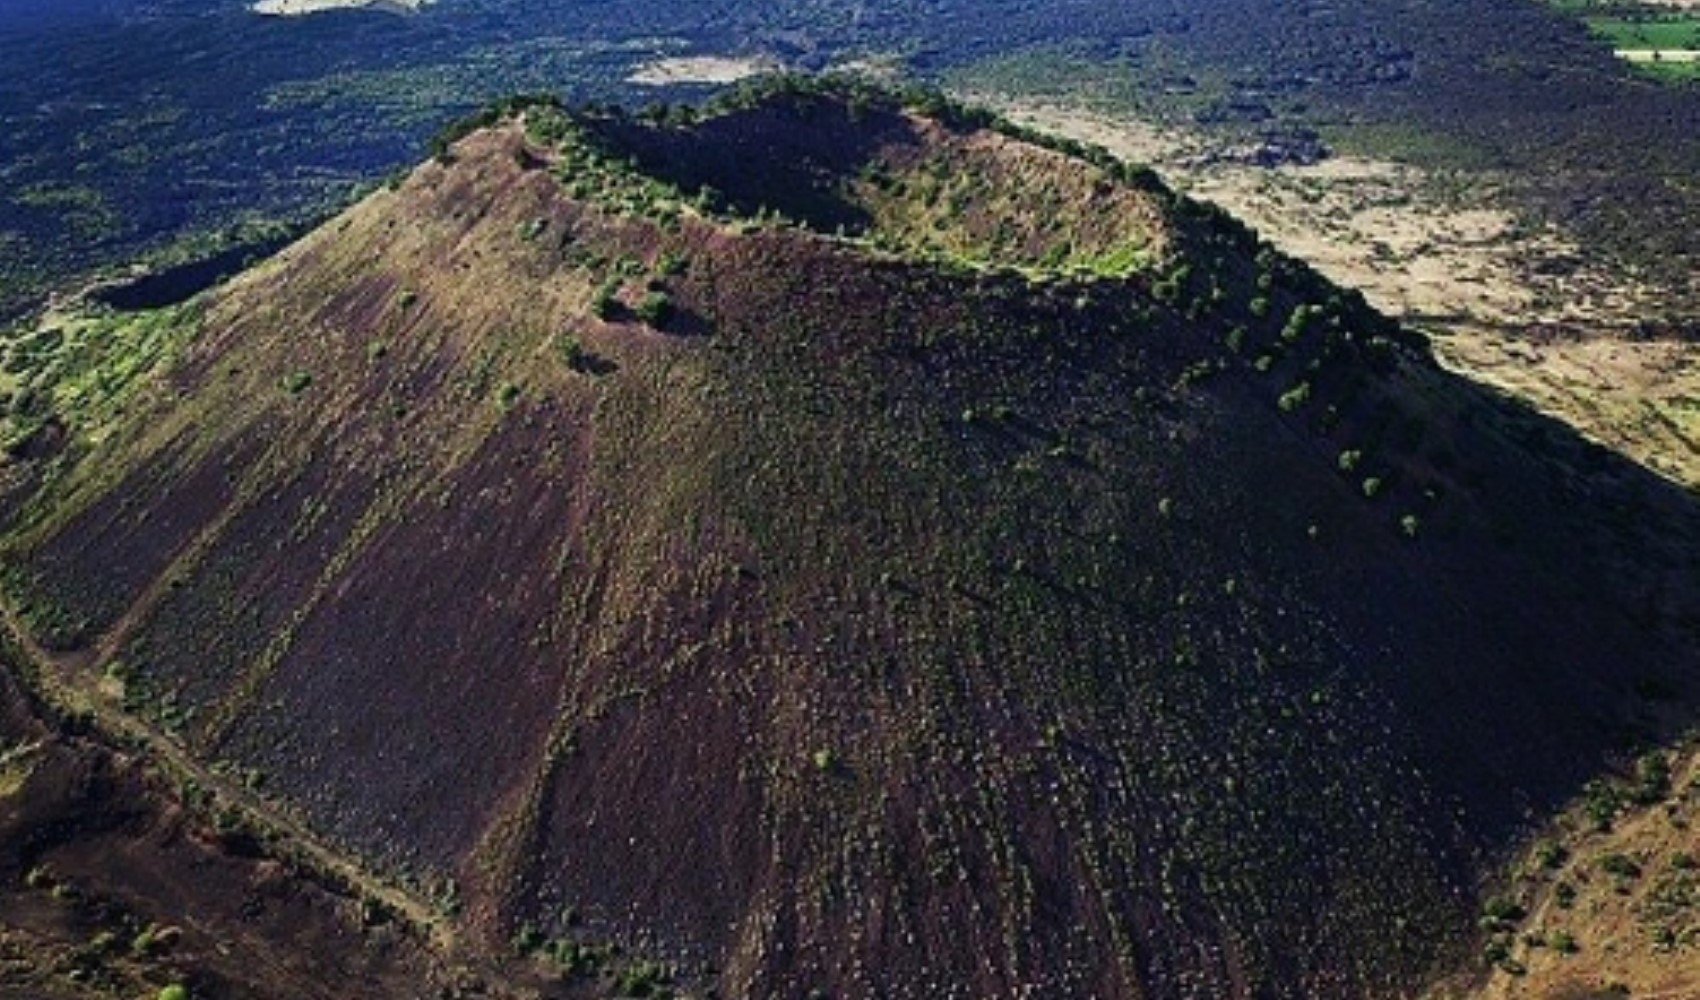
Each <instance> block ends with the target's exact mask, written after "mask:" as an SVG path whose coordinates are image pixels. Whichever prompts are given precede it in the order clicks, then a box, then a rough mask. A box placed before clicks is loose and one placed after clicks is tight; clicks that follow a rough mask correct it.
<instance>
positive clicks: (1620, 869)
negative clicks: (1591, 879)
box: [1600, 854, 1641, 878]
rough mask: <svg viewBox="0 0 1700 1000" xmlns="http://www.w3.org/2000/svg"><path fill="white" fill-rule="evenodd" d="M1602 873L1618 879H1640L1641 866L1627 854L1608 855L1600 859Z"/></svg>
mask: <svg viewBox="0 0 1700 1000" xmlns="http://www.w3.org/2000/svg"><path fill="white" fill-rule="evenodd" d="M1600 871H1603V872H1605V873H1606V874H1607V875H1616V876H1617V877H1618V878H1640V877H1641V866H1640V865H1638V864H1636V863H1635V860H1634V859H1633V858H1631V857H1630V856H1629V855H1627V854H1608V855H1606V856H1605V857H1603V858H1601V859H1600Z"/></svg>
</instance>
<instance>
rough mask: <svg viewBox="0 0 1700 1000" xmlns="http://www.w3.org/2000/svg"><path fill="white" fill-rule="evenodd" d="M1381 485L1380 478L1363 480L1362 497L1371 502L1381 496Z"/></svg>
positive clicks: (1374, 477) (1371, 477) (1372, 477)
mask: <svg viewBox="0 0 1700 1000" xmlns="http://www.w3.org/2000/svg"><path fill="white" fill-rule="evenodd" d="M1382 485H1383V483H1382V481H1381V477H1380V476H1370V477H1369V478H1368V479H1365V480H1364V496H1365V497H1367V498H1369V499H1371V500H1373V499H1375V498H1376V497H1378V496H1380V495H1381V487H1382Z"/></svg>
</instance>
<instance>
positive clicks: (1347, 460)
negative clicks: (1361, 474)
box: [1340, 448, 1364, 472]
mask: <svg viewBox="0 0 1700 1000" xmlns="http://www.w3.org/2000/svg"><path fill="white" fill-rule="evenodd" d="M1363 457H1364V453H1363V452H1361V451H1358V450H1357V449H1355V448H1348V449H1346V450H1345V451H1343V452H1341V453H1340V471H1341V472H1351V471H1352V470H1353V469H1356V468H1357V467H1358V463H1359V462H1361V461H1363Z"/></svg>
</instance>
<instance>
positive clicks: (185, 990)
mask: <svg viewBox="0 0 1700 1000" xmlns="http://www.w3.org/2000/svg"><path fill="white" fill-rule="evenodd" d="M159 1000H189V987H187V986H184V985H183V984H182V983H172V984H171V985H170V986H167V987H165V988H164V989H162V990H160V991H159Z"/></svg>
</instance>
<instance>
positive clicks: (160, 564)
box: [8, 93, 1700, 997]
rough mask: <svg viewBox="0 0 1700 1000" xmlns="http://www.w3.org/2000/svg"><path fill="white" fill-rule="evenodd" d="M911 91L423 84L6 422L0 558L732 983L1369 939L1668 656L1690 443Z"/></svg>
mask: <svg viewBox="0 0 1700 1000" xmlns="http://www.w3.org/2000/svg"><path fill="white" fill-rule="evenodd" d="M945 117H946V120H944V121H941V120H939V119H936V118H925V117H921V116H918V115H916V114H914V113H912V112H907V111H904V110H902V109H901V108H899V107H898V106H897V105H896V104H894V103H892V102H890V101H889V100H887V99H885V98H880V97H873V96H869V95H857V96H852V97H839V96H828V97H819V96H808V95H799V94H786V93H779V94H776V95H769V96H767V97H765V98H763V99H761V100H759V101H755V102H753V103H751V104H749V105H748V106H744V107H737V108H734V109H732V110H728V111H725V112H723V113H722V114H721V115H720V116H718V117H715V118H712V119H710V120H708V121H705V122H696V121H683V122H681V121H673V122H671V123H669V124H665V125H653V124H643V123H640V122H636V121H629V120H610V119H583V120H570V119H568V118H567V117H565V116H563V115H561V114H560V113H558V112H556V111H553V110H551V109H547V108H533V109H532V110H531V111H529V112H528V120H529V127H528V128H527V129H522V128H521V127H520V126H519V125H515V124H506V125H501V126H498V127H496V128H493V129H489V130H485V131H481V132H478V133H476V134H473V135H472V136H471V137H469V138H468V139H466V140H465V141H463V142H462V143H460V144H459V145H458V146H457V147H456V148H455V150H454V152H453V154H452V155H451V156H450V157H447V158H446V159H447V160H448V162H445V163H433V164H429V165H426V166H424V167H422V168H420V169H419V170H417V171H416V172H415V173H414V174H413V176H412V177H411V178H409V179H408V180H407V181H406V182H405V183H404V184H402V185H401V186H400V187H399V188H398V189H397V190H395V191H393V192H382V193H379V194H377V195H375V196H373V197H372V198H371V199H369V200H368V201H366V202H365V203H363V204H361V205H360V206H358V207H357V208H355V209H353V210H352V211H350V212H349V213H347V214H346V215H344V216H343V217H341V218H340V219H338V220H336V221H334V222H333V223H331V224H330V225H328V226H326V227H325V228H324V229H322V230H321V231H319V232H317V233H316V234H314V235H313V236H311V237H309V238H308V239H306V240H305V241H303V242H302V243H300V244H299V245H297V246H295V247H293V248H291V249H290V250H288V251H286V252H285V253H284V254H283V255H282V256H281V257H279V258H278V259H277V260H275V261H273V262H271V263H269V264H267V265H265V266H264V267H262V268H260V269H259V270H257V271H255V272H253V273H252V274H250V275H248V276H246V277H244V278H242V279H240V280H238V281H237V282H235V283H234V284H232V285H230V286H228V287H227V288H226V289H224V290H223V291H221V292H219V293H218V294H217V295H216V296H214V297H213V298H212V299H211V300H210V301H208V302H207V303H206V304H205V306H204V309H203V310H201V311H200V313H199V314H198V315H196V316H193V317H192V318H191V320H192V321H191V322H190V323H189V329H188V330H187V331H186V332H184V333H182V334H180V335H179V339H178V341H177V342H176V343H177V346H176V347H175V348H174V350H173V351H172V352H168V360H167V361H164V362H162V363H161V366H160V368H159V372H160V374H159V375H158V376H157V377H155V378H153V379H152V380H150V381H147V382H145V383H144V384H143V386H142V388H140V389H139V390H137V391H136V392H135V393H134V395H133V396H131V397H129V398H128V400H127V402H126V405H125V406H124V407H123V408H122V409H121V410H120V411H118V412H116V413H115V415H112V416H110V417H108V418H106V419H104V420H103V421H102V422H101V423H99V425H98V426H78V425H77V424H75V422H74V421H72V424H71V427H70V430H69V433H66V434H64V435H62V441H63V442H68V450H67V451H65V452H63V454H62V456H61V458H60V459H59V460H58V461H57V463H56V464H55V465H52V466H51V467H46V468H45V471H43V472H41V474H39V475H35V476H33V477H31V476H30V475H29V470H31V469H44V465H45V463H47V462H48V461H49V460H48V459H47V458H44V457H41V455H42V453H48V452H51V451H52V450H53V448H54V447H58V446H60V444H61V436H59V435H55V436H52V437H50V438H48V439H47V440H46V442H45V443H43V442H42V441H41V440H39V439H38V440H36V441H35V442H34V444H33V446H32V447H29V448H23V449H21V450H22V452H24V453H28V454H34V455H36V456H37V457H36V458H34V459H32V460H30V461H27V462H25V463H24V464H23V465H20V466H14V468H13V469H12V470H10V475H11V480H12V481H13V482H15V483H21V482H26V481H27V482H32V483H34V484H35V485H34V486H31V487H29V488H30V489H34V490H36V492H35V494H34V495H33V497H30V498H28V499H26V500H20V499H18V494H17V491H18V490H22V489H24V488H25V487H22V486H18V487H16V488H15V490H14V494H15V495H14V497H13V500H12V502H13V503H17V504H21V507H20V508H19V512H18V513H17V514H16V515H15V516H14V518H13V523H12V528H11V534H10V539H9V543H8V544H9V556H8V566H10V567H11V571H10V573H9V583H10V589H11V591H12V594H13V599H14V601H17V602H21V603H22V604H24V605H25V607H26V614H27V616H28V617H29V619H30V621H32V622H33V623H34V627H35V629H36V631H37V633H38V636H39V637H40V638H42V639H43V640H45V641H48V642H50V643H53V644H55V645H57V646H58V647H61V648H63V649H66V650H69V651H70V653H69V654H68V656H67V657H66V665H67V669H95V668H100V669H105V671H106V673H107V675H108V677H109V678H111V680H109V684H121V685H122V686H123V688H124V696H125V698H126V699H127V700H128V701H129V703H130V704H131V705H133V706H134V708H135V709H136V710H137V711H139V712H141V713H143V714H145V715H147V716H148V717H150V718H153V719H155V720H157V721H158V722H159V724H160V725H162V726H163V727H166V728H167V729H169V730H170V731H171V732H173V733H175V734H176V736H177V738H179V739H181V740H182V741H183V742H184V743H185V744H186V745H187V746H189V747H190V748H192V749H193V750H194V751H195V752H197V753H198V754H201V755H203V756H204V757H207V758H210V759H215V760H219V761H227V762H229V763H230V764H231V765H233V766H235V767H238V768H242V769H253V770H254V772H255V774H254V778H255V780H256V781H258V782H261V783H263V787H264V788H265V789H267V791H268V793H269V794H271V795H273V796H275V798H276V800H277V801H279V802H280V803H285V804H287V805H288V806H290V807H292V808H293V809H296V810H298V811H299V812H300V813H302V814H303V815H305V816H306V817H307V818H308V819H309V820H310V821H311V823H312V824H313V825H314V826H315V827H317V828H318V829H320V830H322V831H324V832H325V833H327V834H328V835H330V836H333V837H335V838H337V839H339V840H340V841H342V842H344V843H346V844H347V845H348V846H349V847H350V848H351V849H353V850H355V851H357V852H358V853H359V854H361V855H362V856H364V857H366V858H368V859H370V860H371V861H372V862H373V863H374V864H377V865H379V866H381V867H384V868H387V869H392V870H394V871H397V872H405V873H410V874H411V875H413V876H415V877H417V878H419V879H421V880H423V881H424V882H425V884H429V885H435V886H438V887H440V888H441V887H446V886H451V885H452V887H453V892H455V893H457V894H458V896H459V898H460V899H461V900H462V901H463V904H464V908H463V910H462V913H463V919H464V921H465V925H466V927H468V928H469V929H471V930H473V931H475V932H480V933H485V934H487V935H488V936H489V940H491V941H492V942H506V940H507V939H508V937H509V936H510V935H511V934H513V933H514V932H515V931H516V930H518V929H520V928H522V927H524V926H526V925H530V927H532V928H534V929H535V930H536V931H537V932H538V934H539V935H540V936H541V937H543V938H546V939H554V938H559V939H573V940H578V941H582V942H587V943H590V942H616V943H620V944H622V945H623V946H625V947H626V948H627V949H631V950H635V951H637V952H640V953H647V954H652V955H657V956H660V957H663V958H665V959H667V960H669V961H671V962H674V963H676V966H675V967H676V970H677V975H678V977H679V979H680V980H681V981H682V982H683V983H685V984H686V985H689V986H691V987H692V988H703V987H706V986H708V985H711V984H712V985H718V987H719V988H720V990H721V991H722V993H723V994H724V995H734V996H744V995H752V996H802V995H807V994H808V993H809V991H810V990H814V989H819V990H823V991H825V992H826V994H827V995H833V996H887V997H903V996H914V997H936V996H952V995H956V996H1004V995H1014V994H1017V993H1018V992H1020V990H1021V989H1022V988H1023V987H1032V988H1033V989H1034V990H1035V991H1036V992H1035V994H1034V995H1044V996H1062V995H1071V996H1085V995H1093V996H1105V997H1110V996H1129V997H1134V996H1141V997H1142V996H1152V997H1168V996H1197V997H1217V996H1230V995H1242V996H1251V995H1257V996H1276V995H1282V996H1293V995H1302V996H1310V997H1358V996H1366V995H1392V994H1396V993H1401V992H1404V991H1406V990H1408V989H1409V988H1410V987H1411V986H1412V984H1414V983H1416V982H1418V981H1419V980H1421V979H1422V978H1423V977H1425V976H1426V975H1428V974H1430V973H1431V972H1433V971H1436V970H1437V969H1438V968H1440V967H1443V966H1445V965H1448V964H1449V963H1452V962H1453V961H1455V960H1457V959H1459V958H1460V957H1462V956H1465V955H1466V954H1467V951H1468V947H1469V937H1470V935H1471V934H1472V927H1473V916H1474V913H1475V909H1476V906H1477V902H1476V891H1477V880H1478V878H1479V877H1480V876H1481V874H1482V873H1483V872H1484V871H1486V870H1488V868H1489V865H1490V862H1491V861H1492V860H1493V859H1494V858H1495V857H1496V856H1497V855H1498V854H1499V852H1502V851H1504V850H1506V849H1508V848H1509V847H1510V845H1511V844H1512V843H1513V842H1514V841H1515V838H1516V836H1517V835H1518V831H1519V830H1520V829H1522V828H1523V826H1524V824H1526V823H1527V822H1529V821H1530V820H1531V819H1533V818H1536V817H1539V816H1540V815H1542V814H1544V812H1545V811H1547V810H1549V809H1551V808H1553V807H1554V806H1556V805H1557V804H1558V803H1559V802H1561V801H1562V800H1563V799H1565V798H1566V797H1568V796H1570V795H1572V794H1574V793H1575V792H1576V791H1577V790H1578V789H1579V788H1580V786H1581V784H1582V783H1583V782H1584V781H1585V780H1586V779H1587V778H1589V777H1590V776H1592V775H1594V774H1597V773H1598V772H1599V771H1600V769H1601V768H1602V767H1603V766H1605V764H1606V763H1607V762H1608V761H1609V760H1610V759H1611V756H1612V754H1613V753H1614V752H1617V751H1620V750H1622V749H1624V748H1626V747H1627V746H1628V745H1629V743H1630V742H1631V741H1632V740H1633V738H1634V737H1635V736H1636V734H1637V733H1638V732H1645V731H1646V726H1647V725H1648V724H1649V723H1648V722H1647V721H1646V719H1645V718H1644V717H1645V716H1647V711H1646V707H1645V705H1644V703H1643V701H1642V697H1643V696H1652V695H1663V694H1666V693H1668V692H1671V691H1675V690H1680V689H1681V688H1682V686H1683V685H1684V684H1685V683H1686V682H1687V681H1688V680H1689V679H1690V677H1691V675H1692V670H1693V667H1694V662H1693V657H1694V654H1693V645H1692V639H1693V636H1694V631H1693V629H1694V622H1695V620H1696V619H1695V618H1694V616H1693V608H1694V604H1693V600H1692V599H1693V594H1692V592H1691V585H1692V581H1693V580H1694V579H1696V569H1697V567H1696V566H1695V565H1694V559H1695V556H1694V554H1695V553H1696V552H1697V551H1700V548H1697V547H1696V545H1695V540H1696V527H1697V523H1696V517H1695V514H1694V512H1693V510H1692V507H1691V505H1690V504H1689V503H1688V501H1687V500H1686V499H1685V498H1683V497H1681V496H1679V495H1678V494H1676V493H1675V492H1674V491H1672V490H1670V489H1668V488H1667V487H1666V486H1664V485H1663V484H1662V483H1661V482H1660V481H1658V480H1655V479H1653V478H1652V477H1650V476H1648V475H1646V474H1644V473H1642V472H1640V471H1639V470H1637V469H1635V468H1633V467H1630V466H1627V465H1626V464H1624V463H1622V462H1620V461H1617V460H1615V459H1613V458H1611V457H1610V456H1608V455H1607V454H1606V453H1604V452H1603V451H1601V450H1600V449H1597V448H1594V447H1592V446H1589V445H1587V444H1584V443H1583V442H1581V441H1579V440H1578V439H1577V438H1575V437H1574V436H1573V435H1571V434H1569V433H1568V432H1566V431H1564V430H1562V429H1560V428H1558V427H1557V426H1555V425H1551V424H1548V423H1545V422H1543V421H1542V420H1540V419H1539V418H1536V417H1534V416H1531V415H1529V414H1528V413H1526V412H1523V411H1520V410H1518V409H1516V408H1515V407H1513V406H1511V405H1510V404H1508V403H1506V402H1505V401H1503V400H1501V399H1497V398H1494V397H1491V396H1489V395H1488V394H1486V393H1485V392H1484V391H1483V390H1480V389H1478V388H1475V387H1473V386H1470V385H1468V384H1464V383H1461V382H1459V381H1458V380H1456V379H1453V378H1451V377H1449V376H1447V375H1445V374H1443V373H1441V372H1440V371H1438V370H1437V369H1436V368H1435V367H1434V366H1433V365H1432V363H1431V362H1430V361H1429V359H1428V356H1427V354H1426V352H1425V351H1424V350H1423V349H1422V347H1421V346H1420V345H1419V344H1416V343H1414V342H1412V341H1410V340H1408V339H1407V338H1406V337H1405V336H1404V335H1402V334H1400V333H1398V331H1396V330H1394V329H1392V328H1390V326H1389V324H1387V322H1386V321H1385V320H1383V319H1381V318H1379V317H1377V316H1375V315H1373V314H1371V313H1369V312H1368V311H1367V310H1366V309H1365V308H1363V306H1362V305H1361V300H1360V299H1358V298H1357V297H1356V296H1353V295H1348V294H1343V293H1340V292H1339V291H1338V290H1336V289H1333V288H1331V287H1329V286H1327V285H1325V284H1324V283H1323V282H1321V281H1320V280H1319V279H1317V278H1316V277H1315V276H1314V275H1312V274H1311V273H1310V272H1308V271H1307V270H1306V269H1304V268H1302V267H1300V266H1297V265H1295V264H1293V263H1292V262H1290V261H1286V260H1283V259H1280V258H1278V257H1277V256H1276V255H1275V254H1273V253H1272V252H1270V251H1268V250H1263V249H1260V248H1259V247H1258V245H1257V243H1256V241H1255V239H1254V238H1253V237H1252V236H1251V235H1250V234H1247V233H1245V232H1244V231H1242V230H1241V229H1239V228H1238V227H1236V226H1235V225H1233V224H1232V223H1231V222H1228V221H1226V220H1223V219H1220V218H1219V217H1216V216H1214V215H1211V214H1209V213H1206V212H1204V211H1203V210H1200V209H1198V208H1197V207H1196V206H1193V205H1190V204H1188V203H1185V202H1183V201H1177V200H1175V199H1173V198H1171V197H1170V196H1169V195H1167V194H1166V193H1164V192H1162V191H1160V190H1158V189H1156V188H1155V187H1154V186H1152V185H1151V184H1149V183H1148V182H1146V181H1145V180H1144V179H1143V178H1142V177H1141V176H1140V175H1138V174H1137V173H1136V172H1131V171H1126V170H1122V169H1119V168H1117V169H1106V168H1105V166H1103V165H1095V164H1094V163H1092V162H1089V161H1088V160H1085V159H1079V158H1074V157H1071V156H1069V155H1065V153H1062V152H1057V151H1052V150H1049V149H1043V148H1039V147H1037V146H1034V145H1030V144H1028V143H1026V142H1023V141H1021V140H1020V139H1019V138H1017V137H1012V136H1010V135H1007V134H1004V133H1001V132H998V131H995V130H991V129H984V128H979V127H976V126H974V125H972V124H971V123H969V122H966V121H964V120H962V118H961V116H960V115H956V116H952V115H949V114H947V115H946V116H945ZM949 122H954V124H950V123H949ZM768 154H776V155H772V156H769V155H768ZM705 184H706V185H708V186H711V187H712V188H714V190H712V191H704V190H701V188H702V187H703V185H705ZM763 207H765V208H766V209H769V210H773V211H777V212H779V213H782V214H783V215H785V216H787V217H789V218H791V219H792V220H794V222H793V223H782V222H778V221H769V222H766V223H757V222H754V221H752V219H751V213H755V212H758V211H759V210H761V209H762V208H763ZM840 229H842V230H843V232H844V233H846V234H847V236H846V237H843V238H840V237H834V236H829V235H826V233H829V232H836V231H838V230H840ZM99 412H101V413H107V412H108V411H107V410H100V411H99ZM32 462H33V464H31V463H32ZM449 880H452V882H451V881H449ZM444 891H446V890H444Z"/></svg>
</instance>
